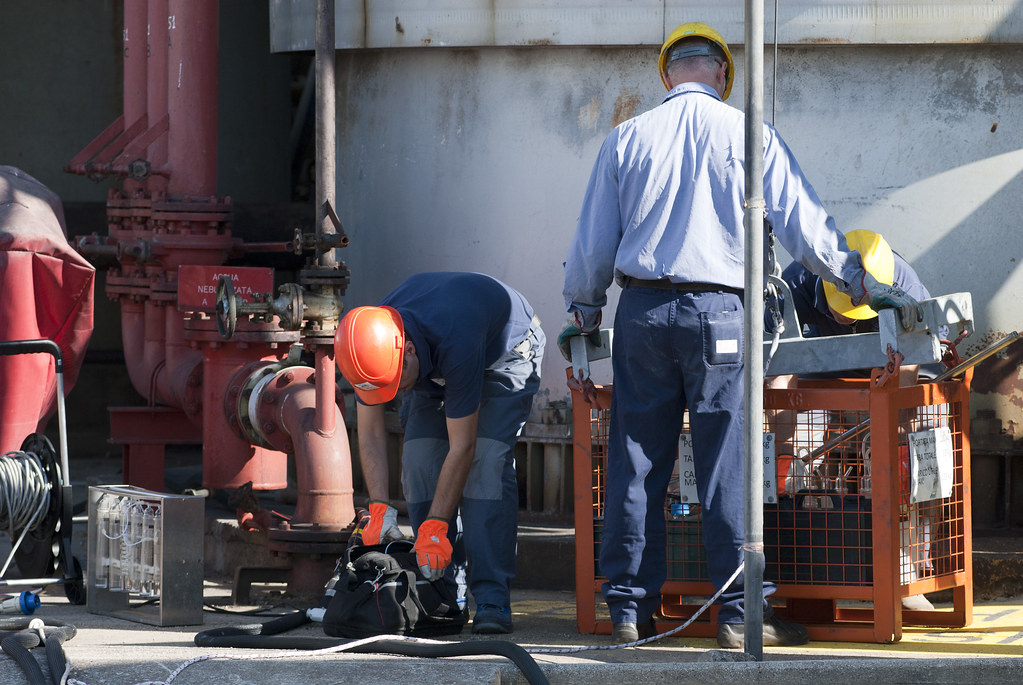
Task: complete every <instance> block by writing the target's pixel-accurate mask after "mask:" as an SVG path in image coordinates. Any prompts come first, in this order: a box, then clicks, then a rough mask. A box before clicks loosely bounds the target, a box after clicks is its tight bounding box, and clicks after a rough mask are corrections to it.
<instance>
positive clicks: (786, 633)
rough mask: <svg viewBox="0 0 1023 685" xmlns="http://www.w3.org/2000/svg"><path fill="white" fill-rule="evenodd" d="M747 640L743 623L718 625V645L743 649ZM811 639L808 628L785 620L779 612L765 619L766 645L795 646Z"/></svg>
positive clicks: (725, 647)
mask: <svg viewBox="0 0 1023 685" xmlns="http://www.w3.org/2000/svg"><path fill="white" fill-rule="evenodd" d="M745 641H746V626H745V625H744V624H742V623H722V624H720V625H719V626H718V645H719V646H721V647H722V648H724V649H742V647H743V644H744V643H745ZM809 641H810V634H809V633H808V632H806V628H804V627H803V626H801V625H799V624H798V623H789V622H788V621H783V620H782V619H781V617H780V616H778V615H777V614H774V615H772V616H771V617H770V618H765V619H764V646H765V647H793V646H795V645H805V644H806V643H807V642H809Z"/></svg>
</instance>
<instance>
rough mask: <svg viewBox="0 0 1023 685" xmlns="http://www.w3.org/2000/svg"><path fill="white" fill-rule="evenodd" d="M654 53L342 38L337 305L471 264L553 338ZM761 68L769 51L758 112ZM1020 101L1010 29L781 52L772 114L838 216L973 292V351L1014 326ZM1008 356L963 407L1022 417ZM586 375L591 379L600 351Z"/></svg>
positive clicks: (738, 97) (1019, 276)
mask: <svg viewBox="0 0 1023 685" xmlns="http://www.w3.org/2000/svg"><path fill="white" fill-rule="evenodd" d="M656 50H657V48H656V47H646V48H644V47H621V48H614V47H599V48H586V47H546V46H544V47H537V46H534V47H528V48H517V47H484V48H455V49H447V48H429V49H391V50H361V51H341V52H339V53H338V60H337V64H338V107H339V109H338V117H339V120H338V205H339V213H340V215H341V217H342V219H343V221H344V222H345V226H346V229H347V231H348V233H349V235H350V236H351V246H350V247H349V248H348V249H347V250H346V251H345V253H344V258H345V259H346V261H347V262H348V264H349V266H350V267H351V269H352V286H351V288H350V290H349V298H348V301H347V306H349V307H351V306H356V305H358V304H365V303H372V302H373V301H375V300H376V299H377V298H379V297H380V296H382V295H383V294H385V293H386V292H387V291H388V290H389V289H390V288H391V287H393V286H394V285H395V284H396V283H398V282H399V281H400V280H401V279H402V278H404V277H406V276H407V275H409V274H411V273H414V272H416V271H422V270H433V269H454V270H479V271H485V272H488V273H492V274H493V275H495V276H497V277H499V278H502V279H505V280H507V281H508V282H509V283H511V284H512V285H514V286H516V287H518V288H519V289H521V290H522V291H523V292H524V293H525V295H526V296H527V297H528V299H529V300H530V301H531V302H532V303H533V304H534V306H535V307H536V308H537V310H538V312H539V314H540V316H541V318H542V319H543V320H544V322H545V324H546V325H545V328H546V330H547V331H548V335H549V337H553V336H554V335H556V334H557V332H558V330H559V329H560V326H561V324H562V322H563V320H564V307H563V303H562V299H561V286H562V269H561V261H562V259H563V256H564V253H565V250H566V248H567V245H568V242H569V240H570V238H571V235H572V232H573V231H574V228H575V221H576V218H577V217H578V213H579V207H580V203H581V201H582V195H583V191H584V187H585V184H586V180H587V177H588V174H589V171H590V167H591V165H592V162H593V159H594V157H595V155H596V151H597V149H598V147H599V145H600V143H601V141H602V139H603V138H604V136H605V135H606V134H607V132H608V131H609V130H610V129H611V127H612V126H614V125H615V124H616V123H618V122H619V121H622V120H623V119H625V118H628V117H629V116H632V115H634V114H637V113H639V112H642V111H644V110H646V109H649V108H651V107H654V106H656V105H657V104H658V103H659V102H660V100H661V98H662V97H663V94H664V89H663V86H662V85H661V83H660V81H659V79H658V77H657V73H656V67H655V60H656ZM735 58H736V61H737V63H738V64H740V65H741V64H742V50H741V48H740V49H737V50H736V54H735ZM773 68H774V60H773V56H772V54H771V50H768V55H767V63H766V74H767V85H766V97H767V113H768V115H769V116H770V113H771V110H772V107H771V101H772V86H773V85H774V79H773V76H772V74H773V70H774V69H773ZM743 88H744V84H743V80H742V73H741V71H740V73H739V76H738V78H737V80H736V83H735V86H734V88H733V95H732V101H731V104H733V105H736V106H740V107H741V106H742V98H743ZM1021 110H1023V48H1021V47H1020V46H991V45H972V46H958V45H946V46H871V45H862V46H821V47H816V46H815V47H782V48H781V50H780V52H779V58H778V75H777V110H776V113H775V122H776V124H777V126H778V128H779V129H780V131H781V133H782V135H783V136H784V137H785V138H786V140H787V142H788V143H789V144H790V146H791V147H792V149H793V150H794V152H795V154H796V156H797V158H798V159H799V160H800V162H801V164H802V166H803V168H804V170H805V172H806V173H807V175H808V177H809V178H810V180H811V182H813V183H814V185H815V186H816V188H817V191H818V193H819V194H820V196H821V197H822V199H823V201H824V203H825V204H826V206H827V207H828V208H829V209H830V211H831V212H832V213H833V214H834V216H835V217H836V220H837V221H838V225H839V226H840V227H841V228H842V229H843V230H846V231H848V230H852V229H854V228H870V229H873V230H877V231H880V232H882V233H884V234H885V235H886V236H887V237H888V239H889V240H890V242H891V244H892V245H893V246H894V247H895V248H896V249H898V250H899V251H900V252H901V253H902V254H903V255H904V256H905V257H906V258H907V259H908V260H909V261H910V262H911V263H912V264H913V265H914V267H916V269H917V270H918V271H919V273H920V275H921V276H922V278H923V279H924V281H925V282H926V284H927V285H928V287H929V288H930V290H931V291H932V293H934V294H941V293H950V292H958V291H970V292H972V293H973V297H974V307H975V312H976V316H977V335H975V336H974V338H973V339H972V341H971V342H970V344H969V345H968V347H970V348H971V349H979V347H980V345H981V343H983V342H988V341H989V340H990V339H992V338H994V337H996V336H998V335H999V334H1001V333H1003V332H1007V331H1011V330H1016V329H1018V328H1019V327H1020V317H1019V314H1018V309H1017V307H1016V306H1015V302H1016V301H1018V300H1019V298H1020V296H1021V295H1023V272H1021V271H1020V270H1019V269H1018V268H1017V267H1018V264H1019V261H1020V259H1021V258H1023V254H1021V252H1023V241H1021V240H1020V239H1019V238H1018V230H1019V229H1018V227H1017V222H1018V218H1017V217H1018V213H1019V206H1020V201H1019V197H1020V196H1021V191H1023V176H1021V174H1020V172H1021V170H1023V149H1021V148H1023V135H1021V131H1020V123H1019V122H1020V121H1023V111H1021ZM784 259H785V261H787V257H784ZM612 306H613V303H612ZM612 314H613V309H612V308H611V307H609V308H608V309H607V310H605V322H607V323H610V320H611V315H612ZM1018 354H1019V353H1017V355H1018ZM1018 359H1019V357H1018V356H1017V357H1013V358H1010V359H1006V360H1002V361H1001V362H1000V364H1001V366H1000V367H999V368H998V369H997V370H995V371H991V370H990V368H989V370H987V371H985V372H983V373H980V372H979V373H978V376H977V381H976V387H977V390H978V391H979V392H978V393H977V395H976V400H977V406H983V405H985V404H994V405H996V406H997V408H998V410H999V415H1000V416H1002V417H1003V419H1010V420H1013V421H1019V420H1020V416H1019V414H1020V403H1021V401H1023V397H1021V396H1020V391H1019V390H1018V388H1019V386H1020V382H1021V381H1020V378H1019V375H1018V374H1019V372H1018ZM564 366H565V365H564V363H563V362H562V359H561V357H560V355H558V353H557V351H556V350H555V349H553V348H551V349H550V350H549V353H548V355H547V358H546V360H545V365H544V375H545V383H544V389H543V396H542V397H541V404H540V406H542V402H543V401H544V400H547V399H549V400H556V399H563V398H564V397H565V396H566V395H567V390H566V389H565V384H564V372H563V368H564ZM982 371H983V370H982ZM595 375H596V376H597V377H598V379H604V380H606V379H607V378H608V375H609V369H607V368H606V363H605V366H603V367H601V366H600V365H598V366H597V367H596V374H595ZM996 381H997V382H996ZM990 393H998V394H990Z"/></svg>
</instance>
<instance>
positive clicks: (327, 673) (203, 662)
mask: <svg viewBox="0 0 1023 685" xmlns="http://www.w3.org/2000/svg"><path fill="white" fill-rule="evenodd" d="M105 482H113V481H110V480H107V481H105ZM76 485H77V484H76ZM83 485H84V484H83ZM83 490H84V488H83ZM81 497H82V498H84V492H83V493H82V494H81ZM526 518H529V517H528V516H527V517H526ZM403 523H404V522H403ZM405 525H406V528H407V523H406V524H405ZM407 532H411V531H410V530H408V531H407ZM6 537H7V536H5V535H0V553H2V554H3V557H6V550H7V548H8V547H9V543H8V541H7V540H6ZM85 540H86V526H85V524H84V523H82V522H79V523H77V524H76V525H75V526H74V529H73V536H72V541H73V549H74V551H75V555H76V557H78V558H79V559H80V560H81V561H82V562H83V563H85V562H86V561H87V560H86V555H85ZM519 540H520V543H519V575H518V578H517V579H516V585H515V588H514V590H513V618H514V623H515V632H514V633H512V634H511V635H507V636H474V635H472V634H471V632H470V631H469V630H468V629H466V630H465V631H464V632H463V633H462V634H461V635H460V636H451V637H446V638H443V639H442V641H443V642H446V643H455V642H459V641H466V642H469V643H471V644H474V645H477V646H478V643H480V642H483V641H487V640H495V639H496V640H505V641H511V642H514V643H516V644H517V645H519V646H521V647H522V648H524V649H526V650H528V651H529V652H530V656H531V658H532V659H533V660H534V661H535V663H536V664H537V665H538V666H539V668H540V670H541V671H542V673H543V676H544V677H545V678H546V679H547V681H549V682H550V683H564V684H566V685H575V684H577V683H578V684H579V685H593V684H594V683H615V684H616V685H632V684H633V683H635V684H637V685H639V684H642V685H655V684H658V683H725V682H728V683H734V682H740V681H741V682H753V683H792V682H814V681H818V682H819V681H824V680H826V681H829V682H836V683H872V684H876V683H882V682H883V683H955V684H957V685H962V684H964V683H1013V682H1023V659H1021V658H1020V657H1023V592H1020V591H1019V587H1020V583H1021V579H1023V563H1021V561H1023V559H1021V557H1023V553H1021V552H1018V551H1016V550H1019V549H1021V548H1023V545H1021V544H1020V542H1017V541H1014V540H1011V539H1010V540H1008V541H1007V540H1006V539H1005V538H999V539H998V540H997V542H992V541H988V542H985V539H983V538H975V546H976V547H977V549H978V551H977V553H976V554H975V555H974V565H975V578H976V582H975V591H976V594H977V600H976V601H975V607H974V621H973V623H972V625H971V626H969V627H968V628H964V629H958V630H936V629H932V628H905V629H904V633H903V639H902V640H901V641H900V642H899V643H897V644H891V645H880V644H866V643H849V642H811V643H810V644H808V645H805V646H801V647H793V648H772V647H768V648H766V649H765V654H764V660H763V661H762V662H743V661H736V659H739V658H742V657H743V656H744V655H743V654H742V652H740V651H730V652H724V651H721V650H718V649H717V645H716V642H715V641H714V640H712V639H706V638H679V637H665V638H663V639H660V640H657V641H655V642H652V643H649V644H645V645H642V646H639V647H629V648H609V647H610V645H609V638H608V637H607V636H600V635H584V634H580V633H579V632H578V629H577V624H576V603H575V592H574V576H573V569H574V546H573V544H574V542H573V531H572V529H571V528H567V527H564V526H563V525H562V526H558V525H551V524H550V523H549V522H543V521H537V520H531V521H526V522H525V523H524V524H523V525H522V526H521V527H520V531H519ZM206 549H207V552H206V559H205V561H206V574H205V575H206V580H205V583H204V592H203V597H202V602H203V603H204V606H205V611H204V612H203V614H202V624H201V625H193V626H166V627H160V626H154V625H150V624H146V623H141V622H138V621H137V620H129V619H126V618H123V617H113V616H107V615H101V614H97V613H90V612H89V611H88V609H87V607H86V606H80V605H79V606H75V605H72V604H70V603H69V602H68V601H67V599H66V598H65V596H64V592H63V588H62V587H61V586H59V585H53V586H49V587H48V588H46V589H45V590H44V592H43V594H42V595H41V600H42V606H41V607H40V608H39V609H38V610H37V611H36V612H35V613H34V614H33V617H38V618H40V619H42V620H43V621H44V622H48V623H49V624H51V625H52V624H55V623H58V622H60V623H68V624H71V625H74V626H75V627H76V629H77V635H76V636H75V637H74V638H73V639H71V640H70V641H68V642H67V643H66V644H65V645H64V648H65V652H66V654H67V656H68V658H69V660H70V665H71V669H70V674H69V675H70V679H68V680H67V682H69V683H71V684H72V685H74V684H75V683H79V684H82V683H84V684H86V685H135V684H139V683H147V684H148V683H164V684H168V685H169V684H170V683H175V684H176V685H190V684H198V683H203V684H205V683H225V684H229V685H279V684H281V683H301V682H303V681H304V682H308V683H317V684H320V683H323V684H333V683H338V684H340V683H359V684H360V685H376V684H380V685H383V684H390V683H431V684H432V683H440V684H444V683H452V684H456V683H457V684H461V683H491V684H507V683H526V682H528V681H527V680H526V678H525V677H524V675H523V672H522V671H521V670H520V669H519V668H518V667H517V666H516V665H515V664H514V663H512V662H511V661H510V660H508V659H507V658H504V657H499V656H474V657H456V658H433V659H429V658H414V657H407V656H396V655H388V654H361V653H360V654H353V653H345V652H344V651H337V650H334V651H331V652H323V651H302V652H287V651H282V650H252V649H240V648H234V649H232V648H200V647H196V646H195V644H194V639H195V636H196V634H197V633H199V632H200V631H206V630H211V629H215V628H221V627H226V626H239V625H254V624H257V623H260V622H264V621H267V620H269V617H267V616H253V615H250V614H246V613H244V612H247V611H254V610H262V611H264V612H271V613H280V612H284V611H288V610H292V609H293V608H294V605H293V604H289V601H290V600H289V599H288V598H287V596H286V595H285V594H284V592H283V589H284V586H277V587H274V586H273V585H266V586H259V587H258V588H257V587H256V586H253V593H252V599H251V600H250V601H252V602H258V606H256V605H244V606H236V605H233V604H232V600H231V596H232V589H233V583H232V577H231V573H232V570H233V569H234V568H235V567H236V566H238V565H261V564H263V563H265V562H266V561H267V559H266V554H265V540H264V538H263V537H262V534H260V533H248V532H244V531H240V530H239V529H238V527H237V524H236V523H235V522H234V521H233V518H232V517H231V515H230V512H228V511H226V510H225V509H224V508H223V507H219V506H218V505H217V504H216V503H215V502H212V501H210V502H208V503H207V512H206ZM20 589H22V588H16V587H11V588H8V591H17V590H20ZM935 603H936V605H937V606H938V607H939V608H940V607H941V606H942V604H941V603H940V602H935ZM129 613H130V612H129ZM146 613H147V612H146V611H145V610H138V611H137V612H136V614H137V615H136V616H135V618H136V619H137V618H138V617H139V616H142V615H146ZM150 613H151V612H150ZM8 618H14V617H12V616H4V617H0V622H2V620H3V619H8ZM286 635H287V636H289V637H324V634H323V632H322V630H321V629H320V626H319V624H308V625H305V626H302V627H299V628H297V629H295V630H293V631H289V632H288V633H287V634H286ZM587 646H594V647H596V648H595V649H581V648H585V647H587ZM32 653H33V655H34V657H35V659H36V661H37V662H38V663H39V664H40V665H41V666H42V669H43V672H44V673H45V672H47V667H46V665H45V658H44V654H43V649H42V648H37V649H34V650H33V651H32ZM29 682H30V680H29V679H28V677H27V676H26V675H25V674H24V673H23V671H22V670H21V669H20V668H19V667H18V665H17V664H16V663H15V662H14V661H13V660H12V659H10V658H8V657H6V656H0V684H2V685H7V684H11V685H17V684H20V683H29ZM55 685H57V684H56V683H55Z"/></svg>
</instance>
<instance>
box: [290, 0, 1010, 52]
mask: <svg viewBox="0 0 1023 685" xmlns="http://www.w3.org/2000/svg"><path fill="white" fill-rule="evenodd" d="M765 4H766V5H767V7H765V10H766V21H767V35H766V37H767V40H768V42H770V41H771V40H773V36H774V3H772V2H770V1H768V2H767V3H765ZM744 8H745V3H744V1H743V0H718V1H717V2H690V1H684V0H631V1H626V2H622V1H621V0H619V1H618V2H613V1H611V0H337V3H336V15H335V16H336V36H337V47H338V48H339V49H346V48H402V47H468V46H488V45H497V46H510V45H659V44H660V43H661V42H662V41H663V39H664V36H665V35H666V30H668V31H670V29H672V28H674V27H675V26H677V25H678V24H680V23H683V22H686V21H692V20H694V19H699V20H703V21H706V22H708V23H709V24H711V25H712V26H714V27H715V28H717V29H718V30H719V31H721V33H722V35H724V36H725V39H726V40H727V41H728V42H729V43H733V44H740V43H742V42H743V13H744ZM779 17H780V22H779V24H778V41H779V43H783V44H798V43H820V44H829V43H837V44H864V45H869V44H889V45H895V44H915V43H1020V42H1023V7H1021V6H1020V3H1019V2H1018V1H1017V0H974V1H972V2H968V1H963V0H887V1H882V0H823V1H821V0H817V1H813V0H781V2H780V3H779ZM270 20H271V34H270V44H271V50H272V51H274V52H290V51H295V50H312V49H313V36H314V26H315V6H314V3H312V2H309V0H271V2H270Z"/></svg>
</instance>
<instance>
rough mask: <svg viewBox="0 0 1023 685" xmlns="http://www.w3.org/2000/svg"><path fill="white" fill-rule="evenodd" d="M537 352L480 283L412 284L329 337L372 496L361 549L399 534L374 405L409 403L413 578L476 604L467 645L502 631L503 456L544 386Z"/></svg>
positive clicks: (526, 324)
mask: <svg viewBox="0 0 1023 685" xmlns="http://www.w3.org/2000/svg"><path fill="white" fill-rule="evenodd" d="M545 342H546V338H545V337H544V333H543V330H542V329H541V328H540V321H539V319H537V318H536V316H534V314H533V308H532V307H531V306H530V304H529V303H528V302H527V301H526V299H525V297H523V296H522V294H521V293H519V292H518V291H516V290H515V289H513V288H511V287H509V286H507V285H505V284H504V283H502V282H500V281H498V280H497V279H495V278H492V277H490V276H486V275H484V274H477V273H423V274H417V275H415V276H411V277H410V278H408V279H407V280H406V281H405V282H404V283H402V284H401V285H399V286H398V287H397V288H395V290H394V291H392V292H391V293H390V294H389V295H387V296H386V297H385V298H384V299H383V301H382V302H381V303H380V305H379V306H375V307H357V308H355V309H353V310H351V311H350V312H348V313H347V314H346V315H345V317H344V318H343V319H342V320H341V323H340V325H339V326H338V329H337V333H336V335H335V338H334V354H335V359H336V361H337V365H338V368H339V369H340V370H341V374H342V375H343V376H344V377H345V379H346V380H347V381H348V382H349V383H351V384H352V387H353V388H354V390H355V395H356V398H357V399H358V407H357V422H358V430H359V461H360V463H361V465H362V471H363V475H364V476H365V480H366V487H367V489H368V490H369V496H370V505H369V512H370V522H369V524H368V525H367V526H366V528H365V529H364V532H363V535H362V538H363V541H364V542H365V543H367V544H377V543H380V542H385V541H387V540H390V539H396V538H399V537H401V536H402V534H401V531H400V530H399V528H398V522H397V518H398V512H397V510H396V509H395V508H394V507H393V506H391V504H390V502H389V492H390V484H389V482H388V460H387V441H386V437H387V433H386V430H385V427H384V405H385V404H386V403H387V402H389V401H390V400H392V399H394V398H395V396H396V395H397V393H398V392H399V391H407V392H405V393H404V395H403V398H402V411H401V416H402V418H403V422H404V429H405V436H404V446H403V449H402V455H401V460H402V464H401V473H402V489H403V491H404V494H405V500H406V502H407V503H408V508H409V518H410V519H411V523H412V527H413V529H414V530H415V531H416V543H415V549H416V555H417V558H418V562H419V565H420V569H421V570H422V571H423V574H424V575H425V576H426V577H428V578H430V579H431V580H436V579H439V578H442V577H443V578H445V580H446V581H447V582H449V583H451V584H452V585H453V586H454V591H455V594H456V597H458V598H459V601H460V603H462V602H464V601H465V599H466V589H468V591H469V592H470V593H471V594H472V596H473V599H474V600H475V603H476V614H475V616H474V618H473V632H474V633H509V632H511V631H512V620H511V580H512V578H513V577H514V576H515V544H516V530H517V524H518V522H517V518H518V484H517V481H516V477H515V460H514V454H513V450H514V447H515V442H516V440H517V436H518V433H519V431H520V430H521V428H522V426H523V425H524V424H525V422H526V419H527V418H528V416H529V412H530V409H531V408H532V401H533V396H534V395H535V394H536V391H537V389H538V388H539V385H540V363H541V361H542V359H543V349H544V344H545ZM463 543H464V544H463ZM467 571H468V578H469V582H468V586H466V582H465V579H466V572H467ZM463 606H464V605H463Z"/></svg>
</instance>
